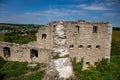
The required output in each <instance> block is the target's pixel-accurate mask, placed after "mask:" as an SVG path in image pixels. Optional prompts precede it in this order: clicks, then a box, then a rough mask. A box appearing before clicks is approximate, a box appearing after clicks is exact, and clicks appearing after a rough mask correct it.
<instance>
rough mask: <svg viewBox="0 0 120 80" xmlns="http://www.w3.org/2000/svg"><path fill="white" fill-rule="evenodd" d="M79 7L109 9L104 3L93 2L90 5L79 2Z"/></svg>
mask: <svg viewBox="0 0 120 80" xmlns="http://www.w3.org/2000/svg"><path fill="white" fill-rule="evenodd" d="M79 7H81V8H82V9H87V10H111V9H110V8H108V7H106V5H105V4H104V3H93V4H91V5H87V4H80V5H79Z"/></svg>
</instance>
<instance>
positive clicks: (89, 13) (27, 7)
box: [0, 0, 120, 27]
mask: <svg viewBox="0 0 120 80" xmlns="http://www.w3.org/2000/svg"><path fill="white" fill-rule="evenodd" d="M81 19H82V20H86V21H95V22H97V21H104V22H110V23H112V24H113V26H117V27H120V0H0V23H20V24H47V23H48V22H51V21H55V20H69V21H71V20H81Z"/></svg>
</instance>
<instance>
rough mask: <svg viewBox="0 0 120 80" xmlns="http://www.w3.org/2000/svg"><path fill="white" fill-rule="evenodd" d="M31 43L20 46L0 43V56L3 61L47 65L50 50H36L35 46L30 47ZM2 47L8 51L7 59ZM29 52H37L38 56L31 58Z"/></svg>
mask: <svg viewBox="0 0 120 80" xmlns="http://www.w3.org/2000/svg"><path fill="white" fill-rule="evenodd" d="M31 43H32V42H31ZM31 43H30V44H23V45H20V44H15V43H8V42H0V56H1V57H3V58H4V59H5V60H10V61H23V62H29V63H33V62H38V63H48V61H49V54H48V53H50V52H51V50H49V49H42V48H38V47H37V46H33V45H31ZM32 44H33V43H32ZM34 44H35V43H34ZM4 47H7V48H9V49H10V56H9V57H6V56H4V49H3V48H4ZM31 50H36V51H38V56H37V57H36V56H35V57H32V58H31V52H30V51H31Z"/></svg>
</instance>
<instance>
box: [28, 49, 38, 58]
mask: <svg viewBox="0 0 120 80" xmlns="http://www.w3.org/2000/svg"><path fill="white" fill-rule="evenodd" d="M33 57H38V51H37V50H35V49H31V50H30V58H31V59H32V58H33Z"/></svg>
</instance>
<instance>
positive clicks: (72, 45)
mask: <svg viewBox="0 0 120 80" xmlns="http://www.w3.org/2000/svg"><path fill="white" fill-rule="evenodd" d="M59 22H60V21H54V22H50V23H48V24H47V25H45V26H43V27H40V28H39V30H38V32H37V33H36V37H37V41H33V42H29V43H28V44H22V45H20V44H16V43H9V42H0V56H1V57H3V58H4V59H5V60H9V61H23V62H29V63H35V62H38V63H46V64H48V62H49V61H50V60H51V59H52V57H51V55H53V53H54V52H55V51H54V52H53V49H55V45H54V44H55V38H54V36H55V34H54V33H55V31H56V26H57V25H58V24H59ZM63 25H64V30H63V31H65V35H66V36H62V37H61V38H65V40H62V41H59V40H57V41H58V42H57V43H58V44H59V43H60V44H62V43H64V41H65V43H64V46H65V48H67V50H66V49H64V51H65V52H66V54H60V56H65V55H66V56H67V57H70V58H71V59H73V58H76V60H77V61H80V60H81V59H82V58H84V63H83V68H84V69H85V68H87V66H88V65H89V64H92V65H95V64H97V62H98V61H99V60H101V59H102V58H108V59H109V58H110V50H111V36H112V25H111V24H109V23H105V22H86V21H84V20H78V21H63ZM58 33H59V32H58ZM59 34H61V35H62V32H61V33H59ZM61 42H62V43H61ZM57 49H59V48H57ZM57 49H56V50H57ZM59 50H60V49H59ZM67 52H69V54H67Z"/></svg>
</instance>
